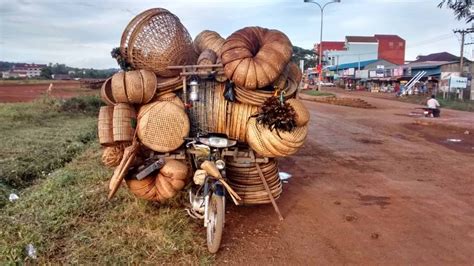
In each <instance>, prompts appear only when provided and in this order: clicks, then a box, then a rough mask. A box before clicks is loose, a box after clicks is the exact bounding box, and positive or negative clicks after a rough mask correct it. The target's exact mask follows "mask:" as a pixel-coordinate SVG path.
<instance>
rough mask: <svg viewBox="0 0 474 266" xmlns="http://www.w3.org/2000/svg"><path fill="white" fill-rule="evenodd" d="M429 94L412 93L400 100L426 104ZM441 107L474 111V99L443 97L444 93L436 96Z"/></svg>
mask: <svg viewBox="0 0 474 266" xmlns="http://www.w3.org/2000/svg"><path fill="white" fill-rule="evenodd" d="M428 97H429V96H427V95H410V96H406V97H400V98H399V100H401V101H403V102H409V103H415V104H420V105H426V100H427V99H428ZM436 99H437V100H438V102H439V104H440V105H441V108H447V109H454V110H460V111H467V112H474V101H470V100H464V101H460V100H456V99H452V98H451V99H449V100H448V99H443V97H442V95H438V96H437V97H436Z"/></svg>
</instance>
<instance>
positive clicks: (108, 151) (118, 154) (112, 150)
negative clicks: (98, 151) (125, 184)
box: [102, 143, 130, 167]
mask: <svg viewBox="0 0 474 266" xmlns="http://www.w3.org/2000/svg"><path fill="white" fill-rule="evenodd" d="M129 145H130V143H119V144H117V145H114V146H110V147H106V148H105V149H104V151H103V152H102V163H103V164H104V165H105V166H107V167H115V166H118V165H119V164H120V161H121V160H122V156H123V151H124V150H125V147H127V146H129Z"/></svg>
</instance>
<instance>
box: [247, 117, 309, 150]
mask: <svg viewBox="0 0 474 266" xmlns="http://www.w3.org/2000/svg"><path fill="white" fill-rule="evenodd" d="M307 134H308V126H307V125H306V126H301V127H296V128H295V129H294V130H293V131H291V132H285V131H281V130H280V131H277V130H276V129H275V130H273V131H271V130H270V129H268V128H267V127H265V126H263V125H260V124H259V123H257V121H256V119H255V118H251V119H250V120H249V121H248V123H247V142H248V144H249V146H250V147H251V148H252V149H253V150H255V152H257V153H258V154H260V155H262V156H265V157H285V156H289V155H292V154H294V153H296V152H297V151H298V150H299V149H300V148H301V147H302V146H303V145H304V142H305V140H306V136H307Z"/></svg>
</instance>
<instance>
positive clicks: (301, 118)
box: [287, 99, 310, 127]
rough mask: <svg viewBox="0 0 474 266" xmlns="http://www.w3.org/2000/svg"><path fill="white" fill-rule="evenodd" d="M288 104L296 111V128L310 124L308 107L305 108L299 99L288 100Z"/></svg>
mask: <svg viewBox="0 0 474 266" xmlns="http://www.w3.org/2000/svg"><path fill="white" fill-rule="evenodd" d="M287 103H289V104H290V105H291V107H293V109H295V112H296V119H295V122H296V126H299V127H302V126H305V125H306V124H308V122H309V117H310V115H309V111H308V109H307V108H306V106H304V104H303V103H302V102H301V101H300V100H297V99H289V100H287Z"/></svg>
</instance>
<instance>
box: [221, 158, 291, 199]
mask: <svg viewBox="0 0 474 266" xmlns="http://www.w3.org/2000/svg"><path fill="white" fill-rule="evenodd" d="M226 165H227V167H226V173H227V178H228V179H229V181H228V183H229V185H230V186H231V187H232V189H234V190H235V192H236V193H237V194H239V196H240V197H241V199H242V201H241V203H242V204H246V205H252V204H268V203H271V200H270V197H269V195H268V193H267V191H266V189H265V186H264V185H263V182H262V180H261V179H260V175H259V172H258V170H257V168H256V165H255V163H237V162H234V161H232V160H228V161H227V162H226ZM260 168H261V170H262V174H263V176H264V178H265V180H266V182H267V184H268V187H269V188H270V191H271V194H272V196H273V197H274V198H275V199H278V198H279V197H280V195H281V193H282V184H281V181H280V177H279V174H278V164H277V162H276V160H270V161H269V162H268V163H266V164H260Z"/></svg>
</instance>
